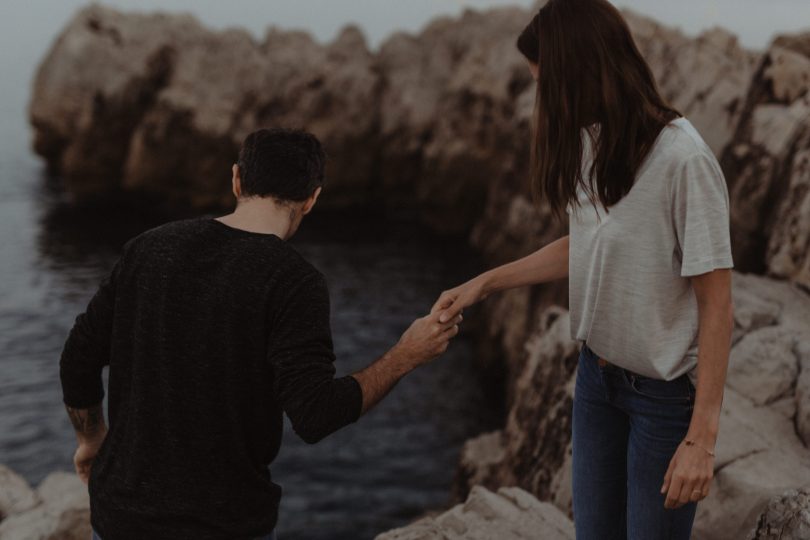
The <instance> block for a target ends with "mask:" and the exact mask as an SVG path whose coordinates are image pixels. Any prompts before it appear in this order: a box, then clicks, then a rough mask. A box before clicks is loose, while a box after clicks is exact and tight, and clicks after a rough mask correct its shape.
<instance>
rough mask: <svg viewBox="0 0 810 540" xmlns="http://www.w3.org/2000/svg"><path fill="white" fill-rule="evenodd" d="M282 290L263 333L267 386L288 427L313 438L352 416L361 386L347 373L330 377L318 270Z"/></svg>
mask: <svg viewBox="0 0 810 540" xmlns="http://www.w3.org/2000/svg"><path fill="white" fill-rule="evenodd" d="M286 293H287V295H286V298H287V300H286V302H285V304H284V306H283V307H282V308H281V309H280V310H279V312H278V314H277V316H276V317H275V321H274V324H273V326H272V328H271V329H270V335H269V338H268V339H269V347H268V349H269V361H270V362H271V365H272V366H273V373H274V388H273V390H274V393H275V395H276V398H277V399H278V401H279V403H280V404H281V406H282V408H283V409H284V412H285V413H286V414H287V416H288V417H289V419H290V422H291V423H292V427H293V430H294V431H295V432H296V433H297V434H298V435H299V436H300V437H301V438H302V439H303V440H304V441H306V442H308V443H314V442H317V441H319V440H320V439H322V438H323V437H326V436H327V435H329V434H330V433H332V432H334V431H336V430H338V429H340V428H341V427H343V426H345V425H347V424H350V423H352V422H355V421H356V420H357V419H358V417H359V416H360V413H361V409H362V403H363V395H362V389H361V388H360V385H359V383H358V382H357V380H356V379H355V378H354V377H352V376H345V377H340V378H335V371H336V370H335V364H334V362H335V354H334V352H333V346H332V333H331V327H330V305H329V291H328V288H327V284H326V280H325V278H324V277H323V275H322V274H320V273H319V272H316V273H313V274H311V275H310V276H309V277H307V278H304V279H302V280H301V281H300V282H299V284H298V285H297V286H294V287H293V288H291V289H290V290H288V291H287V292H286Z"/></svg>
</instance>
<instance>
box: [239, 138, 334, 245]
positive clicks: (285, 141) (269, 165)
mask: <svg viewBox="0 0 810 540" xmlns="http://www.w3.org/2000/svg"><path fill="white" fill-rule="evenodd" d="M325 162H326V155H325V154H324V151H323V148H322V147H321V143H320V142H319V141H318V139H317V138H316V137H315V136H314V135H312V134H311V133H307V132H305V131H301V130H295V129H281V128H273V129H260V130H257V131H254V132H253V133H251V134H250V135H248V136H247V137H246V138H245V140H244V142H243V143H242V148H241V149H240V150H239V159H238V161H237V162H236V163H235V164H234V165H233V179H232V183H233V193H234V195H235V196H236V199H237V203H238V204H241V203H243V202H245V201H247V200H255V199H256V198H260V199H272V200H273V202H274V203H275V204H277V205H283V206H286V207H289V208H290V210H291V216H292V215H294V216H295V217H294V218H293V231H294V230H295V229H297V228H298V225H299V224H300V222H301V218H303V216H304V215H306V214H308V213H309V212H310V210H312V207H313V206H314V205H315V201H316V200H317V198H318V195H319V194H320V192H321V189H322V186H323V181H324V165H325Z"/></svg>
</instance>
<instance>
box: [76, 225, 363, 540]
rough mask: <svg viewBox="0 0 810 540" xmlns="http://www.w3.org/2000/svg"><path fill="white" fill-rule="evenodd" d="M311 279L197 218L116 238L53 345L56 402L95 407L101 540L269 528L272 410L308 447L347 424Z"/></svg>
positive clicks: (293, 264) (272, 518)
mask: <svg viewBox="0 0 810 540" xmlns="http://www.w3.org/2000/svg"><path fill="white" fill-rule="evenodd" d="M334 359H335V357H334V354H333V352H332V338H331V331H330V324H329V295H328V291H327V287H326V282H325V280H324V277H323V275H322V274H321V273H320V272H318V271H317V270H316V269H315V268H314V267H312V266H311V265H310V264H309V263H308V262H307V261H305V260H304V259H303V258H302V257H301V256H300V255H299V254H298V253H297V252H296V251H295V250H294V249H293V248H292V247H291V246H290V245H288V244H287V243H286V242H285V241H283V240H282V239H281V238H279V237H277V236H274V235H270V234H261V233H252V232H247V231H242V230H240V229H235V228H232V227H229V226H227V225H225V224H224V223H221V222H219V221H216V220H214V219H211V218H198V219H190V220H183V221H176V222H172V223H168V224H166V225H163V226H161V227H157V228H155V229H152V230H150V231H147V232H145V233H143V234H141V235H139V236H137V237H135V238H134V239H132V240H130V241H129V242H127V244H126V245H125V246H124V251H123V253H122V255H121V257H120V259H119V260H118V262H117V263H116V264H115V267H114V268H113V270H112V272H111V274H110V275H109V277H108V278H106V279H105V280H104V281H103V282H102V284H101V287H100V288H99V290H98V292H97V293H96V295H95V296H94V297H93V299H92V300H91V301H90V304H89V306H88V307H87V310H86V312H85V313H83V314H81V315H79V316H78V317H77V318H76V323H75V325H74V327H73V329H72V330H71V332H70V335H69V337H68V339H67V342H66V343H65V348H64V351H63V353H62V357H61V360H60V375H61V381H62V390H63V396H64V402H65V404H66V405H68V406H70V407H74V408H81V409H85V408H89V407H91V406H93V405H96V404H98V403H99V402H100V401H101V400H102V399H103V397H104V388H103V384H102V377H101V373H102V368H103V366H105V365H109V366H110V368H109V388H108V415H109V419H108V423H109V431H108V433H107V437H106V439H105V440H104V443H103V445H102V446H101V449H100V450H99V453H98V455H97V456H96V458H95V461H94V463H93V467H92V470H91V473H90V479H89V491H90V507H91V522H92V525H93V527H94V528H95V530H96V531H97V532H98V534H99V535H100V536H101V537H102V538H103V539H104V540H119V539H130V538H131V539H138V540H141V539H144V538H149V539H161V538H166V539H169V538H171V539H177V538H200V539H240V538H250V537H253V536H259V535H262V534H267V533H269V532H270V531H271V530H272V529H273V528H274V527H275V525H276V520H277V515H278V505H279V500H280V497H281V488H280V487H279V486H278V485H276V484H274V483H273V482H272V481H271V476H270V471H269V469H268V465H269V463H270V462H271V461H273V459H274V458H275V457H276V455H277V453H278V450H279V446H280V442H281V435H282V424H283V419H282V412H286V414H287V416H288V417H289V418H290V420H291V422H292V426H293V429H294V430H295V431H296V432H297V433H298V434H299V435H300V436H301V437H302V438H303V439H304V440H305V441H307V442H310V443H314V442H316V441H318V440H319V439H321V438H323V437H325V436H326V435H328V434H330V433H332V432H333V431H335V430H337V429H339V428H341V427H343V426H345V425H347V424H349V423H352V422H354V421H356V420H357V418H358V417H359V416H360V414H361V408H362V390H361V388H360V385H359V384H358V382H357V381H356V380H355V379H354V378H353V377H351V376H347V377H343V378H335V377H334V375H335V367H334Z"/></svg>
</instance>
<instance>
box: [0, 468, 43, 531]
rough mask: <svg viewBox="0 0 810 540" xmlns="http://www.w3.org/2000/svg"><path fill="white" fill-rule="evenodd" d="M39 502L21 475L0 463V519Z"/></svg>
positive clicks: (28, 508)
mask: <svg viewBox="0 0 810 540" xmlns="http://www.w3.org/2000/svg"><path fill="white" fill-rule="evenodd" d="M39 503H40V500H39V497H37V494H36V493H35V492H34V490H33V489H31V486H29V485H28V482H26V481H25V479H24V478H23V477H22V476H20V475H19V474H17V473H15V472H14V471H12V470H11V469H9V468H8V467H6V466H5V465H0V521H3V520H4V519H5V518H6V517H8V516H10V515H12V514H19V513H21V512H25V511H26V510H30V509H31V508H33V507H34V506H36V505H38V504H39Z"/></svg>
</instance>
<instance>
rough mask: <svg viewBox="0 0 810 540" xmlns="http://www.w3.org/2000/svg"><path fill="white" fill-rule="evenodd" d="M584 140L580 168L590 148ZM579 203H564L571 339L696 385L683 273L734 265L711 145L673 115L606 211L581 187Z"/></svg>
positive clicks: (693, 312) (646, 371) (645, 371)
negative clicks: (630, 182) (628, 186)
mask: <svg viewBox="0 0 810 540" xmlns="http://www.w3.org/2000/svg"><path fill="white" fill-rule="evenodd" d="M596 136H597V137H598V133H597V134H596ZM584 140H585V142H586V144H585V152H584V159H583V169H584V172H587V171H588V170H589V168H590V162H591V160H592V147H591V138H590V137H589V136H587V135H586V136H584ZM586 178H587V176H586ZM579 202H580V205H571V204H569V205H568V209H567V211H568V213H569V223H570V237H569V246H570V250H569V283H570V288H569V305H570V314H571V337H572V338H573V339H576V340H579V341H582V342H585V341H587V343H588V346H589V347H591V349H592V350H593V351H595V352H596V353H597V354H598V355H599V356H600V357H602V358H605V359H607V360H608V361H610V362H613V363H614V364H617V365H619V366H621V367H624V368H626V369H629V370H631V371H634V372H636V373H639V374H641V375H644V376H647V377H654V378H658V379H666V380H671V379H675V378H676V377H678V376H679V375H682V374H683V373H688V375H689V378H690V380H691V381H692V383H693V384H695V386H697V356H698V308H697V299H696V297H695V293H694V290H693V288H692V284H691V281H690V280H689V276H695V275H698V274H702V273H705V272H709V271H711V270H714V269H716V268H732V267H733V266H734V265H733V261H732V256H731V240H730V231H729V221H730V219H729V198H728V188H727V187H726V182H725V178H724V177H723V173H722V171H721V169H720V166H719V164H718V163H717V159H716V158H715V157H714V154H713V153H712V151H711V149H710V148H709V147H708V145H706V143H705V142H704V141H703V139H702V138H701V137H700V135H699V134H698V132H697V131H696V130H695V128H694V127H693V126H692V124H691V123H690V122H689V121H688V120H687V119H685V118H678V119H675V120H673V121H672V122H670V123H669V124H668V125H667V126H666V127H664V129H663V130H662V131H661V133H660V134H659V135H658V137H657V139H656V141H655V143H654V146H653V148H652V149H651V150H650V153H649V154H648V155H647V158H646V159H645V161H644V163H643V164H642V166H641V168H640V169H639V171H638V174H637V175H636V179H635V183H634V185H633V187H632V189H631V190H630V192H629V193H628V194H627V195H625V196H624V197H623V198H622V199H621V200H620V201H619V202H618V203H617V204H615V205H614V206H613V207H611V208H609V213H608V212H606V211H605V209H604V208H603V207H602V206H601V204H600V203H599V200H598V199H596V198H595V197H594V202H595V204H596V209H594V207H593V205H592V204H591V201H590V200H589V198H588V195H587V193H586V191H585V189H584V188H583V187H582V186H580V188H579Z"/></svg>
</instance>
